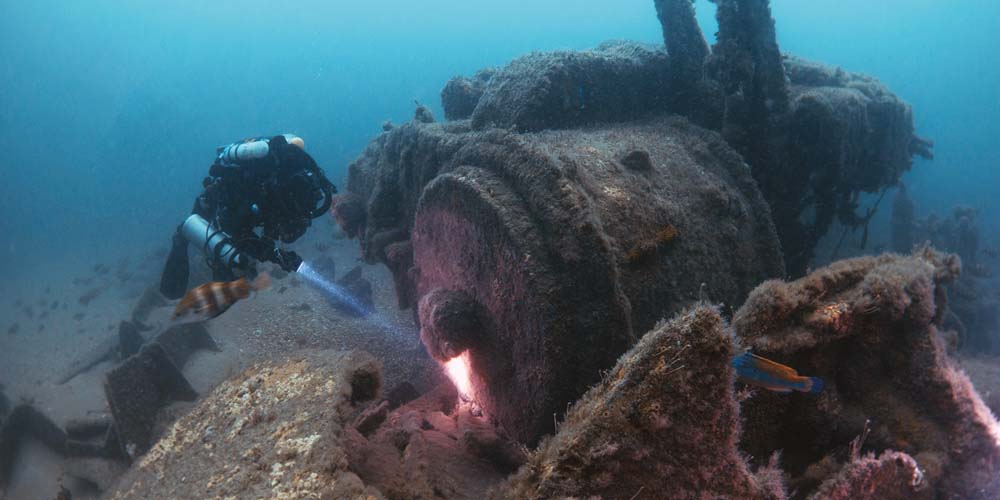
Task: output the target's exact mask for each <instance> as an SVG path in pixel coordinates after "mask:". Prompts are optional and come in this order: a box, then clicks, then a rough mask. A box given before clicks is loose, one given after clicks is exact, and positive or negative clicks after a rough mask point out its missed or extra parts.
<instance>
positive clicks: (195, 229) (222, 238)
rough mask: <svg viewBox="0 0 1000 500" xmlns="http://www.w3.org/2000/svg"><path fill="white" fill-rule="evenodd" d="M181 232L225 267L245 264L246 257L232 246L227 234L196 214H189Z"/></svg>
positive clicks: (237, 266)
mask: <svg viewBox="0 0 1000 500" xmlns="http://www.w3.org/2000/svg"><path fill="white" fill-rule="evenodd" d="M181 234H183V235H184V239H186V240H187V241H188V243H191V244H192V245H194V246H195V247H197V248H198V249H200V250H201V251H202V252H204V253H205V255H207V256H208V257H209V258H210V259H212V260H214V261H216V262H218V263H220V264H222V265H223V266H225V267H226V268H227V269H230V270H235V269H241V268H243V267H245V266H246V263H247V260H246V259H247V258H246V256H245V255H243V254H242V253H240V251H239V250H238V249H237V248H236V247H235V246H233V244H232V239H231V238H230V237H229V235H228V234H226V233H224V232H222V231H221V230H219V229H217V228H215V227H213V226H212V224H210V223H209V222H208V221H207V220H205V219H204V218H203V217H202V216H200V215H198V214H191V216H190V217H188V218H187V220H185V221H184V224H183V226H181Z"/></svg>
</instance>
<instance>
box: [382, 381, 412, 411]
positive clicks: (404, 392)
mask: <svg viewBox="0 0 1000 500" xmlns="http://www.w3.org/2000/svg"><path fill="white" fill-rule="evenodd" d="M419 397H420V393H419V392H417V389H416V388H415V387H413V384H411V383H409V382H406V381H403V382H400V383H399V385H397V386H396V387H393V388H392V390H390V391H389V392H387V393H386V395H385V399H386V401H388V402H389V409H390V410H395V409H396V408H399V407H400V406H403V405H405V404H407V403H409V402H410V401H413V400H414V399H417V398H419Z"/></svg>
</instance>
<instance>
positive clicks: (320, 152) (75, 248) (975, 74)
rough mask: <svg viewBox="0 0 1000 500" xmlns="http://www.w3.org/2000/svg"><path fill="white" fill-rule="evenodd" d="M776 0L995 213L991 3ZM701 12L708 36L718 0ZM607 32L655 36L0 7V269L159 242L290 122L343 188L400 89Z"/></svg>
mask: <svg viewBox="0 0 1000 500" xmlns="http://www.w3.org/2000/svg"><path fill="white" fill-rule="evenodd" d="M772 5H773V10H774V16H775V18H776V22H777V26H778V38H779V42H780V44H781V47H782V49H783V50H784V51H786V52H791V53H795V54H798V55H801V56H803V57H807V58H810V59H817V60H822V61H825V62H828V63H831V64H837V65H842V66H843V67H844V68H846V69H849V70H854V71H860V72H865V73H868V74H871V75H874V76H876V77H878V78H879V79H881V80H882V81H883V82H885V83H886V84H888V86H889V87H890V88H891V89H893V90H894V91H895V92H897V93H898V94H899V95H900V96H901V97H903V98H904V99H906V100H907V101H909V102H910V103H912V104H913V106H914V112H915V115H916V122H917V127H918V131H919V132H920V133H921V134H923V135H925V136H928V137H931V138H933V139H934V140H935V141H936V148H935V152H936V155H937V158H936V159H935V160H934V161H933V162H923V161H918V162H917V164H916V166H915V168H914V170H913V172H912V173H910V174H908V175H907V178H906V180H907V181H908V182H909V184H910V185H911V192H912V193H913V195H914V196H915V198H917V200H918V207H919V210H920V211H921V212H927V211H930V210H937V211H939V212H941V211H945V210H947V209H949V208H950V207H951V206H952V205H953V204H954V203H955V202H956V201H958V200H961V201H963V202H965V203H968V204H971V205H974V206H976V207H978V208H980V210H982V213H983V214H984V217H983V219H984V220H990V221H992V220H996V218H997V215H998V214H997V211H998V207H997V202H996V201H995V198H996V196H995V193H996V188H997V186H1000V173H998V168H997V166H998V165H1000V153H998V149H997V147H996V145H995V142H996V137H998V136H1000V126H998V125H997V123H998V122H997V116H1000V85H997V83H998V82H1000V65H997V64H995V52H994V50H995V47H996V46H998V45H1000V44H998V37H1000V36H998V35H997V32H998V28H1000V2H995V1H990V0H956V1H950V2H940V1H933V0H885V1H881V2H871V1H867V0H846V1H840V2H805V1H802V0H776V1H774V2H772ZM697 8H698V12H699V18H700V21H701V23H702V24H703V30H704V32H705V33H706V34H707V35H708V36H711V34H712V33H714V32H715V26H714V19H713V16H714V6H713V5H712V4H709V3H708V2H706V1H704V0H701V1H698V2H697ZM610 38H629V39H636V40H641V41H648V42H653V43H661V37H660V26H659V24H658V22H657V20H656V16H655V13H654V11H653V5H652V1H651V0H650V1H647V0H642V1H631V2H612V1H597V0H583V1H575V2H565V1H557V0H532V1H523V0H518V1H506V2H468V1H458V0H450V1H446V0H431V1H424V2H400V1H395V0H390V1H385V2H377V3H369V2H321V1H304V2H296V3H295V5H293V6H283V4H281V3H278V2H261V1H248V2H234V1H223V2H192V1H184V0H181V1H177V2H169V3H164V2H154V1H136V2H120V1H110V0H94V1H86V2H78V1H71V0H65V1H40V2H5V5H4V12H3V16H0V81H2V82H3V84H2V85H3V89H2V91H0V171H2V174H3V182H0V214H3V218H2V220H3V225H2V226H0V227H2V229H3V230H2V231H0V255H3V257H4V258H3V259H0V266H2V267H0V270H2V272H3V275H4V276H7V277H11V276H12V275H16V276H17V277H19V278H24V275H25V274H27V275H32V274H33V273H36V272H38V271H39V270H42V269H46V268H53V267H57V268H60V269H62V268H64V267H73V266H77V265H86V264H89V263H92V262H94V261H95V260H97V259H99V258H100V257H102V256H103V255H106V254H108V253H116V252H118V251H119V250H120V251H121V253H123V254H127V253H128V252H129V251H130V250H131V249H132V248H134V247H154V246H162V245H165V244H166V242H167V239H168V237H169V234H170V231H171V230H172V228H173V226H174V225H176V224H177V223H178V222H179V221H180V220H181V218H182V217H183V216H184V215H185V213H187V211H188V210H189V209H190V204H191V200H192V198H193V197H194V196H196V195H197V193H198V191H199V188H200V180H201V177H202V176H204V175H205V172H206V169H207V167H208V165H209V163H210V162H211V159H212V153H213V151H214V148H215V147H216V146H218V145H221V144H224V143H228V142H231V141H233V140H236V139H238V138H241V137H245V136H251V135H258V134H270V133H277V132H293V133H297V134H299V135H301V136H302V137H304V138H305V140H306V143H307V148H308V150H309V151H310V152H311V153H312V155H313V156H314V157H315V158H316V159H317V161H318V162H319V163H320V165H321V166H322V167H323V168H324V169H326V171H327V172H328V173H329V174H330V177H331V179H332V180H333V181H334V182H335V183H337V184H342V180H343V178H344V176H345V173H346V167H347V165H348V163H349V162H350V160H351V159H352V158H354V157H356V156H357V154H358V153H359V152H360V151H361V150H362V148H363V147H364V145H365V144H366V142H367V141H368V140H369V139H370V138H371V137H372V136H373V135H374V134H375V133H377V132H378V130H379V125H380V124H381V122H382V121H383V120H385V119H391V120H394V121H397V122H399V121H403V120H407V119H409V118H410V116H411V115H412V110H413V101H414V100H419V101H420V102H422V103H425V104H427V105H429V106H430V107H431V109H432V110H433V111H434V112H435V114H436V115H437V116H438V117H441V115H442V113H441V111H440V107H439V98H438V92H439V91H440V89H441V87H442V86H443V84H444V83H445V81H446V80H447V79H448V78H449V77H451V76H453V75H455V74H471V73H473V72H474V71H476V70H477V69H479V68H481V67H484V66H489V65H501V64H504V63H505V62H507V61H509V60H510V59H512V58H514V57H516V56H518V55H520V54H523V53H525V52H528V51H531V50H552V49H584V48H588V47H592V46H594V45H596V44H598V43H599V42H601V41H603V40H606V39H610ZM5 281H7V280H5ZM7 282H8V283H9V282H10V281H7Z"/></svg>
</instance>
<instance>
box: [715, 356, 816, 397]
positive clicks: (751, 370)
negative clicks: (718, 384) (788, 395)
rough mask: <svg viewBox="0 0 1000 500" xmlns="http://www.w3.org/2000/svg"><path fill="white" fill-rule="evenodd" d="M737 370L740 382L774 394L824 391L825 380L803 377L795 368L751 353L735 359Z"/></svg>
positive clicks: (734, 363)
mask: <svg viewBox="0 0 1000 500" xmlns="http://www.w3.org/2000/svg"><path fill="white" fill-rule="evenodd" d="M731 364H732V365H733V368H734V369H735V370H736V376H737V378H738V379H739V381H740V382H743V383H744V384H749V385H755V386H757V387H763V388H764V389H767V390H769V391H774V392H792V391H798V392H808V393H812V394H816V393H819V392H822V391H823V386H824V385H825V384H824V383H823V379H821V378H819V377H803V376H801V375H799V373H798V372H797V371H795V369H794V368H792V367H790V366H785V365H783V364H781V363H776V362H774V361H771V360H770V359H767V358H762V357H760V356H757V355H756V354H752V353H750V352H744V353H743V354H740V355H739V356H736V357H735V358H733V361H732V363H731Z"/></svg>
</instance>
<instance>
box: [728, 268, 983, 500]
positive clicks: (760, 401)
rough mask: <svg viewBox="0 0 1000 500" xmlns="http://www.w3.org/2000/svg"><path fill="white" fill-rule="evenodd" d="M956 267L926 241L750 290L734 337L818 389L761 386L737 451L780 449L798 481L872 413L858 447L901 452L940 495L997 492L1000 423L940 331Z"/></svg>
mask: <svg viewBox="0 0 1000 500" xmlns="http://www.w3.org/2000/svg"><path fill="white" fill-rule="evenodd" d="M959 268H960V264H959V261H958V258H957V257H955V256H953V255H949V254H940V253H937V252H935V251H933V250H931V249H922V250H917V251H916V252H915V253H914V255H912V256H902V255H896V254H885V255H881V256H878V257H860V258H856V259H850V260H844V261H840V262H835V263H833V264H831V265H830V266H828V267H825V268H822V269H819V270H817V271H815V272H813V273H812V274H810V275H808V276H806V277H805V278H802V279H800V280H798V281H794V282H790V283H785V282H780V281H768V282H765V283H764V284H762V285H760V286H759V287H758V288H757V289H756V290H754V292H753V293H752V294H751V295H750V297H749V298H748V299H747V302H746V303H745V304H744V305H743V306H742V307H741V308H740V309H739V311H737V313H736V316H735V318H734V322H733V326H734V327H735V329H736V331H737V333H738V334H739V336H740V338H741V340H742V341H743V342H744V343H745V344H746V345H747V346H748V347H750V348H752V349H753V350H754V351H755V352H756V353H757V354H760V355H762V356H765V357H768V358H770V359H774V360H777V361H779V362H782V363H786V364H789V365H792V366H794V367H795V368H796V369H798V370H799V371H801V372H803V373H809V374H810V375H815V376H819V377H822V378H823V379H824V380H825V381H826V388H825V389H824V390H823V392H822V393H821V394H819V395H818V396H805V395H797V394H796V395H791V397H789V396H787V395H780V394H774V393H767V392H761V393H758V394H756V395H755V396H753V397H751V398H750V399H748V400H747V401H746V402H744V404H743V414H744V415H745V418H746V423H745V434H744V437H743V441H742V443H741V444H742V447H743V448H744V450H745V451H746V452H747V453H749V454H751V455H753V456H757V457H766V456H768V455H769V454H770V453H772V452H774V451H776V450H783V454H782V456H783V461H784V465H785V470H786V471H787V472H788V473H789V475H790V476H791V479H790V485H792V486H798V485H799V480H800V478H801V477H803V476H808V475H811V474H807V472H808V471H809V469H810V468H812V469H813V472H815V470H816V467H815V466H816V464H819V463H821V462H823V461H824V460H825V461H829V460H830V458H829V457H830V456H831V455H836V454H837V453H838V450H843V449H845V448H848V447H849V446H850V444H851V443H852V441H854V439H855V438H856V437H857V436H858V435H859V434H862V433H863V432H865V431H864V429H866V428H867V427H868V425H869V423H870V426H871V427H870V430H871V433H870V434H869V435H868V436H867V438H866V440H865V441H864V446H865V447H866V449H869V450H873V451H876V452H879V453H881V452H886V451H888V450H897V451H900V452H904V453H906V454H908V455H909V456H911V457H912V458H913V460H915V461H916V463H917V465H918V466H919V468H920V470H921V471H923V476H924V480H925V481H926V487H927V488H930V489H931V490H933V491H935V492H936V493H935V495H937V496H938V497H949V498H965V499H976V498H979V499H987V498H996V495H997V493H1000V424H998V423H997V420H996V418H995V417H994V416H993V415H992V414H991V412H990V411H989V409H988V408H987V407H986V405H985V404H984V403H983V401H982V399H980V397H979V395H978V394H977V393H976V390H975V389H974V388H973V386H972V383H971V382H969V379H968V378H967V377H966V376H965V374H964V373H963V372H962V371H961V369H960V368H959V366H958V365H957V362H956V361H955V360H954V359H952V358H951V357H949V355H948V354H947V352H946V347H945V345H944V342H943V339H942V336H941V335H940V333H939V330H938V328H939V327H940V325H941V322H942V320H943V317H944V315H945V311H946V307H945V302H944V297H945V295H944V288H943V287H944V285H945V284H946V283H948V282H950V281H952V280H953V279H954V278H955V277H956V276H957V274H958V272H959ZM812 475H814V474H812ZM820 479H822V478H816V477H814V478H813V480H820ZM949 495H950V496H949ZM893 498H895V497H893Z"/></svg>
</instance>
